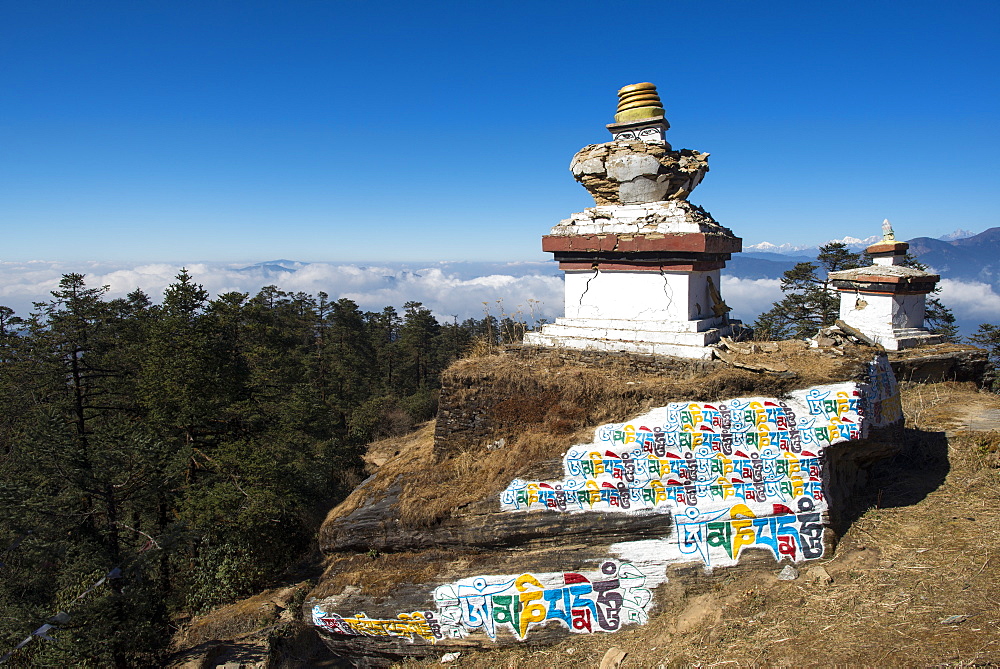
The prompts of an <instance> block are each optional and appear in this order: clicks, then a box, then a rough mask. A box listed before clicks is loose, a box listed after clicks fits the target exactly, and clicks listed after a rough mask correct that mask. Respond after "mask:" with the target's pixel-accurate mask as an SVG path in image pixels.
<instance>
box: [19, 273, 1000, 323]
mask: <svg viewBox="0 0 1000 669" xmlns="http://www.w3.org/2000/svg"><path fill="white" fill-rule="evenodd" d="M280 262H281V264H280V266H279V265H277V264H273V263H271V264H268V263H262V264H259V265H251V266H249V267H245V266H239V265H233V264H222V263H188V264H186V265H184V266H185V267H187V269H188V272H190V273H191V275H192V276H193V277H194V279H195V281H197V282H198V283H200V284H202V285H203V286H205V288H206V290H208V291H209V292H210V293H211V294H212V296H216V295H219V294H220V293H225V292H228V291H240V292H247V293H250V294H251V295H252V294H255V293H256V292H257V291H259V290H260V289H261V288H262V287H264V286H267V285H276V286H277V287H278V288H279V289H281V290H285V291H289V292H300V291H301V292H305V293H310V294H312V295H315V294H316V293H318V292H319V291H323V292H326V293H327V294H329V295H330V296H331V297H332V298H334V299H337V298H340V297H347V298H349V299H351V300H354V301H355V302H356V303H357V304H358V305H359V306H360V307H361V308H362V309H365V310H372V311H375V310H381V309H382V308H383V307H386V306H394V307H396V308H397V309H398V308H401V307H402V306H403V304H405V303H406V302H408V301H417V302H422V303H423V304H424V305H425V306H426V307H427V308H429V309H430V310H431V311H433V312H434V314H435V315H436V316H437V317H438V318H439V319H442V320H444V319H447V320H451V318H452V316H457V317H458V319H459V320H463V319H465V318H469V317H476V318H478V317H481V316H482V315H483V312H484V309H486V308H487V307H488V308H489V309H490V313H492V314H493V315H497V316H498V315H500V314H501V308H502V309H503V312H504V313H507V314H511V313H515V312H517V311H518V310H520V311H521V312H522V313H523V314H524V316H525V319H526V320H530V316H531V313H530V312H532V311H534V316H535V318H536V319H537V318H546V319H548V320H549V321H552V320H554V319H555V318H556V317H557V316H561V315H562V309H563V281H562V277H561V276H559V272H558V271H557V270H556V269H555V265H554V263H544V262H543V263H512V264H503V263H456V264H449V263H427V264H423V265H420V264H415V263H386V264H379V265H360V264H333V263H295V262H289V261H280ZM180 268H181V265H180V264H172V263H150V264H142V265H134V266H120V265H113V264H111V263H99V262H91V263H77V264H74V265H72V266H70V265H68V264H67V263H55V262H46V261H32V262H23V263H16V262H0V304H2V305H5V306H9V307H11V308H13V309H14V310H15V311H16V312H17V313H18V314H20V315H27V314H28V313H29V312H30V311H31V309H32V302H35V301H44V300H47V299H48V298H49V297H50V295H49V293H50V291H52V290H55V289H56V288H57V287H58V284H59V279H60V278H61V276H62V274H63V273H66V272H79V273H81V274H86V275H87V284H88V285H90V286H102V285H107V286H109V287H110V288H109V291H108V296H109V297H111V298H115V297H123V296H125V295H126V294H128V293H129V292H131V291H132V290H135V289H136V288H142V290H143V291H145V292H146V293H147V294H148V295H150V297H151V298H153V299H154V301H157V300H158V299H159V297H160V296H161V295H162V294H163V290H164V289H165V288H166V287H167V286H168V285H170V284H171V283H172V282H173V281H174V278H175V276H176V275H177V273H178V272H179V271H180ZM780 286H781V282H780V281H779V280H778V279H741V278H739V277H734V276H726V275H723V277H722V295H723V297H724V298H725V300H726V302H727V303H728V304H729V305H730V306H731V307H733V317H734V318H739V319H741V320H742V321H743V322H744V323H747V324H751V323H753V321H754V320H755V319H756V318H757V316H758V315H759V314H760V313H761V312H763V311H766V310H767V309H769V308H770V307H771V304H772V303H773V302H775V301H776V300H778V299H780V298H781V288H780ZM941 289H942V290H941V300H942V301H943V302H944V303H945V304H946V305H947V306H948V307H950V308H951V309H952V310H953V312H954V313H955V316H956V317H957V318H958V320H959V322H960V323H961V324H962V325H963V331H964V334H971V332H972V331H974V329H975V325H976V324H978V323H982V322H992V323H998V322H1000V295H998V294H997V293H996V292H995V290H994V289H993V287H991V286H990V285H989V284H986V283H981V282H976V281H959V280H956V279H942V281H941ZM497 300H500V301H501V302H502V306H501V304H498V302H497ZM484 302H485V303H486V305H484V304H483V303H484ZM965 330H968V331H965Z"/></svg>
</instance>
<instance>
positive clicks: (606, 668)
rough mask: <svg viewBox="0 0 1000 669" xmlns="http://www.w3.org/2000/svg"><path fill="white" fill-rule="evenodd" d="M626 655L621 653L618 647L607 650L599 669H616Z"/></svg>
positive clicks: (623, 652)
mask: <svg viewBox="0 0 1000 669" xmlns="http://www.w3.org/2000/svg"><path fill="white" fill-rule="evenodd" d="M626 655H628V653H626V652H625V651H623V650H622V649H621V648H619V647H618V646H612V647H611V648H608V652H606V653H605V654H604V657H603V658H602V659H601V669H618V667H620V666H621V664H622V660H624V659H625V656H626Z"/></svg>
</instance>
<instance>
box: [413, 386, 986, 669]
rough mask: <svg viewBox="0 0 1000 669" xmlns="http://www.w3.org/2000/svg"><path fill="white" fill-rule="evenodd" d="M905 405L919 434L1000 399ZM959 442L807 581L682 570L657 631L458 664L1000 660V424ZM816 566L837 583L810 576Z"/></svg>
mask: <svg viewBox="0 0 1000 669" xmlns="http://www.w3.org/2000/svg"><path fill="white" fill-rule="evenodd" d="M904 406H905V407H906V410H907V416H908V418H909V419H910V420H911V421H915V422H917V423H918V424H919V425H920V427H921V428H922V429H924V430H940V431H944V430H948V429H950V428H951V427H954V426H956V425H960V424H961V423H960V421H959V422H958V423H956V420H955V415H956V411H954V410H951V411H949V407H951V408H952V409H955V407H956V406H960V407H963V410H964V409H965V408H968V410H975V407H978V408H979V409H988V410H995V409H998V408H1000V398H998V397H997V396H995V395H990V394H986V393H980V392H978V391H976V390H974V389H973V388H971V387H969V386H963V385H960V384H935V385H928V386H922V387H915V386H909V387H906V388H905V389H904ZM949 437H950V438H949V443H948V463H947V465H946V466H947V467H948V468H949V469H948V472H947V476H946V477H945V478H944V482H943V483H941V484H940V485H939V486H938V487H937V488H936V489H934V490H932V491H929V492H928V493H927V494H925V495H923V496H922V497H921V498H920V499H919V500H918V501H916V502H915V503H907V504H906V505H900V506H895V507H891V508H872V509H870V510H869V511H868V512H867V513H865V514H864V515H863V516H861V518H859V519H858V520H857V521H856V522H855V523H854V525H853V526H852V527H851V528H850V530H849V531H848V532H847V533H846V535H845V536H844V538H843V540H842V541H841V543H840V545H839V546H838V548H837V552H836V554H835V556H834V557H833V558H832V559H830V560H821V561H816V562H811V563H808V565H807V566H804V567H803V569H802V575H801V576H800V578H799V579H797V580H794V581H778V580H777V578H776V577H775V574H776V572H777V569H776V568H774V569H770V570H768V571H764V572H761V571H751V570H744V569H733V570H728V571H719V572H717V573H716V575H715V577H713V578H712V579H709V580H704V581H703V582H700V583H694V584H692V583H691V582H690V580H683V579H681V578H677V577H675V578H672V580H671V581H670V582H669V583H668V584H667V585H666V586H664V587H663V588H662V589H661V591H660V592H659V593H658V599H657V609H656V611H657V614H655V615H654V616H653V617H652V619H651V621H650V623H649V624H648V625H645V626H642V627H634V628H631V629H629V630H628V631H625V632H620V633H617V634H614V635H597V634H595V635H579V636H577V635H574V636H572V637H569V638H567V639H566V640H564V641H562V642H561V643H559V644H558V645H555V646H551V647H547V648H541V649H540V648H532V647H528V646H520V647H516V648H507V649H498V650H494V651H488V652H470V653H463V655H462V657H461V658H460V659H459V661H458V662H457V663H455V664H453V665H452V666H462V667H542V666H544V667H595V666H598V664H599V663H600V660H601V658H602V657H603V656H604V654H605V652H607V650H608V649H609V648H610V647H611V646H618V647H619V648H621V649H623V650H625V651H626V652H628V657H627V658H626V659H625V661H624V662H623V664H622V665H621V666H622V667H623V669H627V668H628V667H657V666H660V665H663V666H666V667H675V666H692V665H696V666H704V667H708V666H725V667H730V666H735V667H742V666H748V667H749V666H763V665H767V666H772V665H784V666H830V665H846V666H927V665H939V664H942V665H952V666H984V665H991V666H992V665H996V664H1000V634H998V633H997V630H1000V545H998V543H997V539H998V537H1000V455H998V454H1000V432H970V431H958V432H951V433H950V435H949ZM925 466H927V465H926V461H924V460H922V459H919V458H910V459H902V460H900V461H899V462H898V463H897V464H896V465H895V471H893V472H892V475H893V477H894V478H893V480H892V481H891V484H892V485H897V484H899V485H904V486H905V485H906V482H907V477H909V480H912V481H916V480H918V479H919V478H920V477H921V476H924V475H925V474H926V472H923V471H921V468H923V467H925ZM875 484H876V485H882V483H880V482H879V481H878V480H876V481H875ZM817 565H822V566H823V567H824V569H825V570H826V571H827V572H828V574H829V575H830V576H831V577H832V579H833V581H832V583H827V584H824V583H822V582H820V581H814V580H812V579H811V577H810V576H811V573H812V570H813V569H815V567H816V566H817ZM953 616H959V618H954V617H953ZM962 616H964V618H962ZM949 619H950V620H951V622H949V623H943V622H942V621H948V620H949ZM432 664H434V663H432V662H416V661H411V662H407V663H405V664H404V665H403V666H413V667H415V666H431V665H432Z"/></svg>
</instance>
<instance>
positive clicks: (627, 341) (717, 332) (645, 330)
mask: <svg viewBox="0 0 1000 669" xmlns="http://www.w3.org/2000/svg"><path fill="white" fill-rule="evenodd" d="M731 331H732V326H731V325H730V324H729V323H728V322H726V320H725V319H724V318H723V317H721V316H719V317H712V318H704V319H699V320H694V321H674V322H669V321H668V322H664V321H642V320H623V319H612V318H606V319H601V318H557V319H556V322H555V323H552V324H549V325H544V326H542V330H541V332H528V333H525V335H524V345H525V346H553V347H562V348H575V349H583V350H591V351H624V352H627V353H643V354H648V355H669V356H674V357H677V358H695V359H699V360H710V359H711V358H712V350H713V349H712V347H711V344H714V343H716V342H718V341H719V339H720V338H721V337H724V336H729V335H730V333H731Z"/></svg>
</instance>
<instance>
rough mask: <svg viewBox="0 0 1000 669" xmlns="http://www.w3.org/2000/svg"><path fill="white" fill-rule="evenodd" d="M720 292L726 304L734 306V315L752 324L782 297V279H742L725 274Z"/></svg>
mask: <svg viewBox="0 0 1000 669" xmlns="http://www.w3.org/2000/svg"><path fill="white" fill-rule="evenodd" d="M720 292H721V293H722V298H723V299H724V300H725V301H726V304H728V305H729V306H730V307H732V308H733V311H732V313H731V315H732V317H733V318H738V319H740V320H741V321H743V322H744V323H745V324H747V325H752V324H753V322H754V321H755V320H757V316H759V315H760V314H761V312H764V311H767V310H768V309H770V308H771V305H772V304H774V302H776V301H777V300H780V299H781V281H780V280H779V279H741V278H739V277H736V276H726V275H725V274H723V275H722V289H721V290H720Z"/></svg>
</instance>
